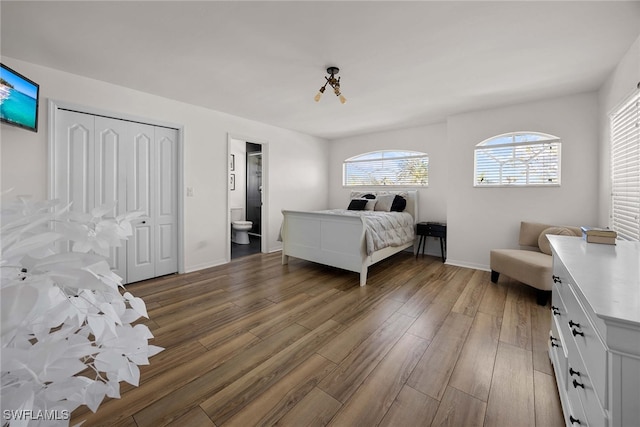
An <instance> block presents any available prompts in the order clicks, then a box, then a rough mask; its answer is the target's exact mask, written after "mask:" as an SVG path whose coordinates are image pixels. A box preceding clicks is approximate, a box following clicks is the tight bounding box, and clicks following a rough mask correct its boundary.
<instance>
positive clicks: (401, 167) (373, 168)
mask: <svg viewBox="0 0 640 427" xmlns="http://www.w3.org/2000/svg"><path fill="white" fill-rule="evenodd" d="M428 181H429V156H428V155H427V154H426V153H420V152H417V151H375V152H372V153H366V154H361V155H358V156H355V157H351V158H350V159H347V160H345V161H344V164H343V174H342V183H343V185H345V186H349V187H358V186H367V187H370V186H377V185H384V186H402V187H407V186H410V187H412V186H420V187H426V186H427V183H428Z"/></svg>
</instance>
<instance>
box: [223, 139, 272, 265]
mask: <svg viewBox="0 0 640 427" xmlns="http://www.w3.org/2000/svg"><path fill="white" fill-rule="evenodd" d="M264 154H265V153H263V144H260V143H254V142H250V141H247V140H246V139H244V138H236V137H232V136H229V155H230V163H229V174H230V180H229V199H228V200H229V211H230V223H231V227H230V233H231V235H230V247H229V259H236V258H240V257H244V256H247V255H252V254H256V253H260V252H265V249H264V246H265V244H264V243H265V242H264V241H263V231H264V220H263V207H264V200H265V185H264V184H265V183H264V180H263V176H264V175H263V174H264V161H263V159H264ZM243 234H244V235H243Z"/></svg>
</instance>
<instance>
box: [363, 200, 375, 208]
mask: <svg viewBox="0 0 640 427" xmlns="http://www.w3.org/2000/svg"><path fill="white" fill-rule="evenodd" d="M377 202H378V199H367V206H365V207H364V210H365V211H372V210H375V207H376V204H377Z"/></svg>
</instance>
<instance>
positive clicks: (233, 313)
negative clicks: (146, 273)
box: [72, 253, 563, 427]
mask: <svg viewBox="0 0 640 427" xmlns="http://www.w3.org/2000/svg"><path fill="white" fill-rule="evenodd" d="M358 283H359V277H358V275H357V274H355V273H350V272H346V271H342V270H337V269H333V268H329V267H324V266H321V265H317V264H313V263H310V262H306V261H301V260H296V259H291V260H290V263H289V265H287V266H282V265H281V263H280V254H279V253H274V254H257V255H251V256H247V257H243V258H239V259H236V260H233V261H232V262H231V263H229V264H226V265H223V266H220V267H216V268H211V269H207V270H202V271H198V272H194V273H190V274H184V275H172V276H167V277H163V278H158V279H154V280H150V281H146V282H141V283H137V284H133V285H130V286H128V290H129V291H131V292H132V293H133V294H134V295H135V296H138V297H142V298H143V299H144V300H145V302H146V303H147V309H148V312H149V316H150V320H148V321H145V323H146V324H147V325H148V326H149V327H150V329H151V331H152V332H153V334H154V336H155V338H154V339H153V340H152V341H151V342H152V343H153V344H155V345H159V346H162V347H165V350H164V351H163V352H161V353H160V354H158V355H157V356H154V357H153V358H151V364H150V365H149V366H144V367H142V368H141V383H140V386H139V387H132V386H130V385H128V384H124V383H123V384H122V387H121V394H122V398H121V399H113V400H109V401H106V402H104V403H103V404H102V406H101V407H100V408H99V410H98V412H97V413H95V414H93V413H91V412H89V411H88V410H86V409H83V408H79V409H78V410H77V411H75V412H74V414H73V420H72V423H75V422H79V421H81V420H86V423H85V424H84V426H98V425H105V426H106V425H109V426H112V425H114V426H154V427H155V426H164V425H172V426H252V425H283V426H316V425H318V426H321V425H335V426H444V425H446V426H473V425H478V426H544V427H548V426H556V425H557V426H561V425H563V419H562V414H561V409H560V402H559V398H558V393H557V390H556V384H555V379H554V377H553V371H552V367H551V365H550V363H549V358H548V356H547V340H548V333H549V322H550V314H549V309H548V307H541V306H538V305H537V304H536V295H535V292H534V290H533V289H531V288H529V287H527V286H524V285H521V284H519V283H517V282H515V281H512V280H510V279H508V278H506V277H502V276H501V277H500V281H499V282H498V284H492V283H491V282H490V280H489V273H488V272H484V271H477V270H471V269H465V268H461V267H453V266H448V265H443V264H442V263H441V261H440V258H435V257H418V258H417V259H416V258H414V257H413V256H412V255H411V253H401V254H398V255H395V256H393V257H392V258H389V259H387V260H385V261H383V262H381V263H379V264H377V265H375V266H373V267H372V268H370V272H369V280H368V284H367V286H365V287H360V286H359V285H358Z"/></svg>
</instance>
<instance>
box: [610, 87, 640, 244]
mask: <svg viewBox="0 0 640 427" xmlns="http://www.w3.org/2000/svg"><path fill="white" fill-rule="evenodd" d="M611 228H613V229H614V230H615V231H616V232H617V233H618V237H620V238H621V239H624V240H640V92H636V93H635V94H634V95H633V96H632V97H631V98H630V99H629V100H628V101H627V102H625V103H624V104H623V105H622V107H620V108H619V109H618V110H617V111H616V112H615V113H614V114H612V115H611Z"/></svg>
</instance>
